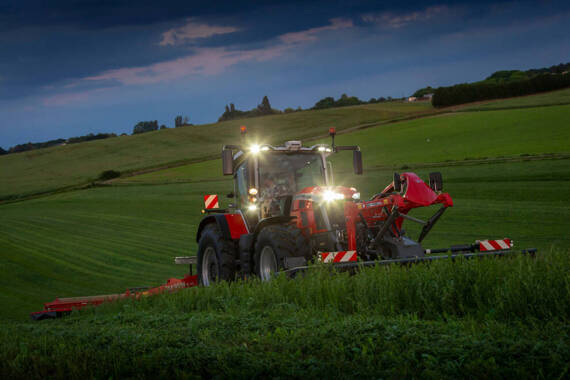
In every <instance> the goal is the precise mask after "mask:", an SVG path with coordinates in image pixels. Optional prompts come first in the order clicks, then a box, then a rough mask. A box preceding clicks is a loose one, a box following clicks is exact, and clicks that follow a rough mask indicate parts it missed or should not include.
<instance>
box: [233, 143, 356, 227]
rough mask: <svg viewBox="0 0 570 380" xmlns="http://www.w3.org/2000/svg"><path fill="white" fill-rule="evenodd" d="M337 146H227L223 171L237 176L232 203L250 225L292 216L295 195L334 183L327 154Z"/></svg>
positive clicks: (294, 144) (297, 144)
mask: <svg viewBox="0 0 570 380" xmlns="http://www.w3.org/2000/svg"><path fill="white" fill-rule="evenodd" d="M336 148H345V149H344V150H347V148H350V149H351V150H354V151H355V153H358V154H355V155H354V167H355V168H356V169H359V170H356V172H357V174H360V173H362V157H361V155H360V151H359V150H358V147H336ZM336 150H337V149H335V147H334V145H333V146H332V147H331V146H328V145H325V144H317V145H313V146H311V147H303V146H302V144H301V142H300V141H287V142H285V144H284V145H283V146H272V145H268V144H263V145H257V144H253V145H251V146H249V147H247V148H242V147H238V146H234V145H226V146H224V148H223V150H222V161H223V172H224V174H225V175H233V176H234V191H233V193H232V194H230V196H231V197H235V202H234V203H233V206H234V208H235V209H237V210H239V212H240V213H242V215H243V216H244V217H245V219H246V221H247V224H248V227H249V228H254V227H255V226H256V225H257V224H258V223H259V221H261V220H265V219H267V218H271V217H277V216H289V215H290V213H291V206H292V200H293V198H294V196H295V194H298V193H300V192H301V191H302V190H303V189H307V188H312V187H318V188H328V187H331V186H333V174H332V164H331V163H330V162H329V161H327V157H328V156H329V155H331V154H332V153H333V152H335V151H336Z"/></svg>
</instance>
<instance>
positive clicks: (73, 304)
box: [30, 275, 198, 321]
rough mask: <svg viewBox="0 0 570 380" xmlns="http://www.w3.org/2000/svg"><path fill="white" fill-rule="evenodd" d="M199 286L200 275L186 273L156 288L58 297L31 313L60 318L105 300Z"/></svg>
mask: <svg viewBox="0 0 570 380" xmlns="http://www.w3.org/2000/svg"><path fill="white" fill-rule="evenodd" d="M193 286H198V275H193V276H192V275H186V276H185V277H184V278H170V279H168V281H166V284H164V285H160V286H157V287H155V288H150V289H146V290H144V291H137V290H131V289H127V291H126V292H124V293H120V294H105V295H100V296H87V297H70V298H56V299H55V301H52V302H48V303H45V304H44V310H42V311H36V312H34V313H30V317H31V318H32V319H33V320H34V321H41V320H43V319H53V318H60V317H62V316H65V315H68V314H70V313H71V312H72V311H73V309H82V308H84V307H85V306H99V305H101V304H102V303H105V302H112V301H116V300H119V299H126V298H134V299H139V298H140V297H142V296H150V295H154V294H161V293H165V292H175V291H178V290H180V289H184V288H190V287H193Z"/></svg>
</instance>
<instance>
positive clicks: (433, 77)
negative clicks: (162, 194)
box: [0, 0, 570, 149]
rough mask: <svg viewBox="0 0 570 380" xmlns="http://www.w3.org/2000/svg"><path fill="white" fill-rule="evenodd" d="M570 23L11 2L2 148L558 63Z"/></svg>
mask: <svg viewBox="0 0 570 380" xmlns="http://www.w3.org/2000/svg"><path fill="white" fill-rule="evenodd" d="M135 3H136V6H134V5H131V4H135ZM569 23H570V3H569V2H568V1H535V2H530V1H528V2H510V1H509V2H491V1H479V2H477V3H476V4H471V3H470V2H464V1H408V2H405V3H404V2H400V1H386V2H379V1H315V2H309V1H281V2H275V1H273V2H269V1H255V2H252V1H248V2H241V1H228V2H223V1H222V2H220V1H211V2H199V3H198V2H192V1H177V2H169V1H138V2H131V1H125V0H123V1H94V0H88V1H80V0H74V1H57V2H55V1H53V2H52V1H12V0H9V1H5V0H4V1H2V2H0V115H1V118H0V146H2V147H4V148H5V149H6V148H8V147H10V146H12V145H15V144H18V143H24V142H28V141H34V142H36V141H45V140H48V139H53V138H59V137H63V138H65V137H71V136H78V135H84V134H87V133H97V132H115V133H121V132H128V133H130V132H131V131H132V128H133V126H134V124H136V123H137V122H138V121H140V120H155V119H157V120H158V121H159V123H160V124H163V123H164V124H166V125H168V126H172V125H173V123H174V122H173V121H174V117H175V116H176V115H178V114H184V115H188V116H189V117H190V121H191V122H193V123H206V122H213V121H215V120H216V119H217V118H218V116H219V115H220V114H221V113H222V112H223V110H224V105H225V104H227V103H230V102H233V103H235V105H236V107H237V108H239V109H250V108H252V107H255V106H256V105H257V104H258V103H259V102H260V101H261V98H262V97H263V95H268V96H269V99H270V101H271V103H272V105H273V107H275V108H279V109H283V108H285V107H294V108H296V107H298V106H301V107H303V108H306V107H310V106H312V105H313V104H314V103H315V102H316V101H317V100H319V99H321V98H323V97H325V96H334V97H338V96H340V95H341V94H342V93H347V94H349V95H355V96H358V97H360V98H362V99H368V98H370V97H379V96H392V97H401V96H405V95H409V94H411V93H412V92H414V91H415V90H416V89H418V88H420V87H424V86H427V85H431V86H442V85H449V84H454V83H458V82H469V81H476V80H480V79H483V78H484V77H486V76H488V75H489V74H491V73H492V72H494V71H497V70H501V69H529V68H538V67H544V66H551V65H554V64H558V63H561V62H568V61H570V33H569V32H568V30H570V29H569V26H568V25H569Z"/></svg>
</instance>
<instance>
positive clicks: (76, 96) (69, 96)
mask: <svg viewBox="0 0 570 380" xmlns="http://www.w3.org/2000/svg"><path fill="white" fill-rule="evenodd" d="M97 92H99V91H98V90H91V91H84V92H73V93H62V94H55V95H51V96H47V97H45V98H43V99H42V104H43V105H44V106H48V107H59V106H67V105H69V104H72V103H78V102H83V101H85V100H88V99H89V98H90V97H91V95H93V94H95V93H97Z"/></svg>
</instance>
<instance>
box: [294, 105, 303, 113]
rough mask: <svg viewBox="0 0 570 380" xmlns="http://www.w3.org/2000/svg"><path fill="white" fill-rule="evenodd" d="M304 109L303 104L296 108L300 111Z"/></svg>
mask: <svg viewBox="0 0 570 380" xmlns="http://www.w3.org/2000/svg"><path fill="white" fill-rule="evenodd" d="M302 110H303V108H302V107H301V106H299V107H297V109H296V110H295V111H297V112H299V111H302Z"/></svg>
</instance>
